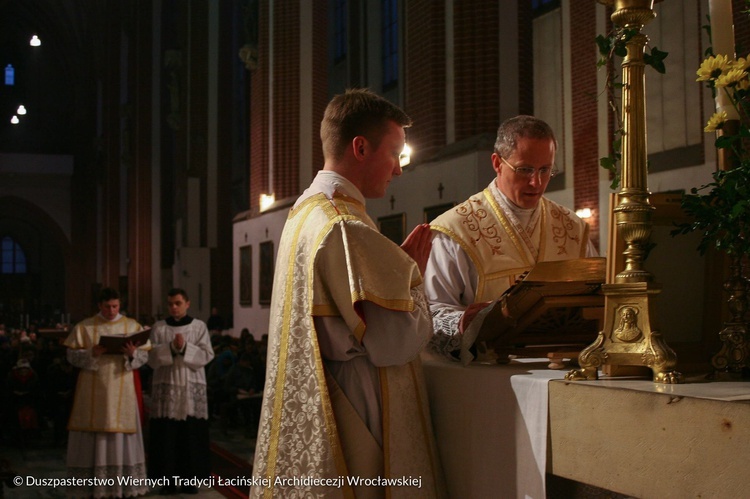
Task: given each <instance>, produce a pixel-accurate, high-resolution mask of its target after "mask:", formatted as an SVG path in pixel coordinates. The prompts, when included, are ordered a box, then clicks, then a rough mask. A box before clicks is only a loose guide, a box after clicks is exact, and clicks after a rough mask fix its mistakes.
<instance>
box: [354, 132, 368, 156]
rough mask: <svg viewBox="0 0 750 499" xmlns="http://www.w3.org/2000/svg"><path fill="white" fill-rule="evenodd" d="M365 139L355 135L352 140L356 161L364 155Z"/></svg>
mask: <svg viewBox="0 0 750 499" xmlns="http://www.w3.org/2000/svg"><path fill="white" fill-rule="evenodd" d="M365 142H366V141H365V138H364V137H362V136H361V135H357V136H356V137H354V139H353V140H352V148H353V150H354V157H355V158H357V159H362V158H364V155H365Z"/></svg>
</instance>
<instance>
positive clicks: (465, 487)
mask: <svg viewBox="0 0 750 499" xmlns="http://www.w3.org/2000/svg"><path fill="white" fill-rule="evenodd" d="M547 364H548V361H547V359H523V360H519V359H516V360H514V361H513V362H511V363H510V364H508V365H484V364H473V365H469V366H466V367H464V366H463V365H462V364H461V363H459V362H451V361H448V360H446V359H437V358H428V359H425V361H424V372H425V378H426V380H427V390H428V395H429V398H430V409H431V412H432V419H433V424H434V427H435V433H436V437H437V441H438V447H439V451H440V457H441V460H442V465H443V469H444V471H445V476H446V482H447V486H448V493H449V496H450V497H452V498H484V497H503V498H513V497H517V498H544V497H545V496H546V493H547V491H546V489H545V473H546V472H550V473H552V474H554V475H557V476H561V477H564V478H568V479H571V480H575V481H579V482H583V483H587V484H590V485H594V486H596V487H601V488H604V489H607V490H611V491H614V492H619V493H621V494H627V495H630V496H632V497H638V498H641V499H648V498H659V499H661V498H665V497H675V498H683V497H743V496H746V495H747V491H748V490H750V474H748V473H747V463H748V462H750V382H712V383H704V382H692V383H691V382H688V383H686V384H683V385H661V384H655V383H653V382H652V381H650V380H645V379H624V378H623V379H609V380H599V381H576V382H569V381H564V380H563V379H562V378H563V377H564V375H565V373H566V372H567V371H565V370H563V371H558V370H551V369H548V368H547Z"/></svg>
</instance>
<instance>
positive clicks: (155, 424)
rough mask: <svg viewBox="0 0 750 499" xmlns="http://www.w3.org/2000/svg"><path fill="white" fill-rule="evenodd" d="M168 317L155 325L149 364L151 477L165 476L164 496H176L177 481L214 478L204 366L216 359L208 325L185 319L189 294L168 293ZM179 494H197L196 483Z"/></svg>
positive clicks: (180, 292)
mask: <svg viewBox="0 0 750 499" xmlns="http://www.w3.org/2000/svg"><path fill="white" fill-rule="evenodd" d="M167 308H168V310H169V315H170V317H169V318H168V319H167V320H165V321H159V322H157V323H156V324H154V326H153V328H152V332H151V342H152V343H153V348H152V349H151V351H150V352H149V359H148V364H149V366H151V367H152V368H153V369H154V375H153V379H152V384H151V413H150V414H151V419H150V420H149V423H150V425H149V446H148V449H149V453H148V475H149V477H150V478H154V479H159V478H162V477H167V478H169V479H170V483H169V484H165V485H164V487H163V488H162V489H161V494H162V495H169V494H173V493H177V492H178V489H177V485H178V484H177V483H176V480H174V481H173V478H174V477H176V476H179V477H181V478H184V479H190V478H193V477H197V478H200V479H205V478H208V477H209V476H210V473H211V470H210V467H209V464H210V463H209V461H210V460H209V459H208V456H209V455H210V449H209V431H208V430H209V429H208V396H207V391H206V372H205V366H206V364H208V363H209V362H211V359H213V358H214V350H213V348H211V339H210V337H209V333H208V328H207V327H206V323H205V322H203V321H201V320H198V319H194V318H192V317H190V316H189V315H187V312H188V309H189V308H190V300H189V299H188V295H187V292H185V290H183V289H180V288H174V289H171V290H170V291H169V293H167ZM179 492H182V493H188V494H195V493H197V492H198V489H197V488H196V487H195V486H194V485H182V486H181V488H180V489H179Z"/></svg>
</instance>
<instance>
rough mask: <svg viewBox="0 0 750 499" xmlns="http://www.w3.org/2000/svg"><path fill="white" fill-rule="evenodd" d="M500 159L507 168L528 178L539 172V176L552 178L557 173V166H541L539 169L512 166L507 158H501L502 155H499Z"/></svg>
mask: <svg viewBox="0 0 750 499" xmlns="http://www.w3.org/2000/svg"><path fill="white" fill-rule="evenodd" d="M500 159H501V160H503V161H504V162H505V164H506V165H508V168H510V169H511V170H512V171H513V173H515V174H516V175H519V176H521V177H523V178H525V179H528V180H531V179H532V178H534V177H535V176H536V175H537V174H539V178H541V179H545V178H548V177H549V178H552V177H554V176H555V175H557V173H558V171H557V168H555V167H552V168H550V167H549V166H543V167H541V168H539V169H536V168H533V167H531V166H513V165H511V164H510V163H509V162H508V160H507V159H505V158H503V157H502V156H501V157H500Z"/></svg>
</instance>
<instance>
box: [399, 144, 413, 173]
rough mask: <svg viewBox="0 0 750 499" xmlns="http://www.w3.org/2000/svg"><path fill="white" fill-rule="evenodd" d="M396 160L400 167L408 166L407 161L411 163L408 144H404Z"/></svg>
mask: <svg viewBox="0 0 750 499" xmlns="http://www.w3.org/2000/svg"><path fill="white" fill-rule="evenodd" d="M398 162H399V165H401V168H403V167H405V166H409V163H411V147H409V144H404V150H403V151H401V154H399V156H398Z"/></svg>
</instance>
